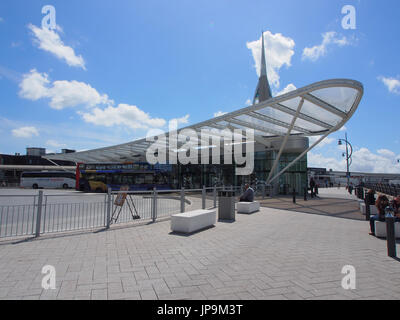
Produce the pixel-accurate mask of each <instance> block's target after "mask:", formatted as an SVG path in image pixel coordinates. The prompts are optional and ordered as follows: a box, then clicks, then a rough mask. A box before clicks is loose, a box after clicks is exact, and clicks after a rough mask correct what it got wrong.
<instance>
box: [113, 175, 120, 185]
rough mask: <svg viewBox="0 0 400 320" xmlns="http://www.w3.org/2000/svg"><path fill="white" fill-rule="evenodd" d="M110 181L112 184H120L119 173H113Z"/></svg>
mask: <svg viewBox="0 0 400 320" xmlns="http://www.w3.org/2000/svg"><path fill="white" fill-rule="evenodd" d="M112 182H113V184H121V182H122V181H121V175H119V174H113V176H112Z"/></svg>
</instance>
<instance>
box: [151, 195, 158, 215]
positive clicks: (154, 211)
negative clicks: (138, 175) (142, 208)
mask: <svg viewBox="0 0 400 320" xmlns="http://www.w3.org/2000/svg"><path fill="white" fill-rule="evenodd" d="M151 218H152V220H153V222H155V221H156V220H157V189H156V188H155V187H154V189H153V201H152V207H151Z"/></svg>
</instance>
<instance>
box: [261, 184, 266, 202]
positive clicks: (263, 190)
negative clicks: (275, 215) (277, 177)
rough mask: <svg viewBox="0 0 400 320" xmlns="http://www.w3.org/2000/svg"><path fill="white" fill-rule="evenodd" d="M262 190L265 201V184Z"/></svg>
mask: <svg viewBox="0 0 400 320" xmlns="http://www.w3.org/2000/svg"><path fill="white" fill-rule="evenodd" d="M261 190H262V198H263V199H265V184H263V185H262V187H261Z"/></svg>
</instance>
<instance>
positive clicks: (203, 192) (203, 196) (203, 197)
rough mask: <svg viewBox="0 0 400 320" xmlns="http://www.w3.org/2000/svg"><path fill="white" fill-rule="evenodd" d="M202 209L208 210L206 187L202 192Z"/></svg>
mask: <svg viewBox="0 0 400 320" xmlns="http://www.w3.org/2000/svg"><path fill="white" fill-rule="evenodd" d="M201 208H202V209H203V210H204V209H205V208H206V186H203V190H202V192H201Z"/></svg>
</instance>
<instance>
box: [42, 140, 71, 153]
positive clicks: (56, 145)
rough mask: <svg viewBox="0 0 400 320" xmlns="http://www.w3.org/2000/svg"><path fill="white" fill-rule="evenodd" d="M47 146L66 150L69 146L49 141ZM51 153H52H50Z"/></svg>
mask: <svg viewBox="0 0 400 320" xmlns="http://www.w3.org/2000/svg"><path fill="white" fill-rule="evenodd" d="M46 145H47V146H49V147H53V148H64V147H66V146H67V145H66V144H65V143H59V142H57V141H55V140H47V141H46ZM48 152H49V153H50V151H48Z"/></svg>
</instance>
